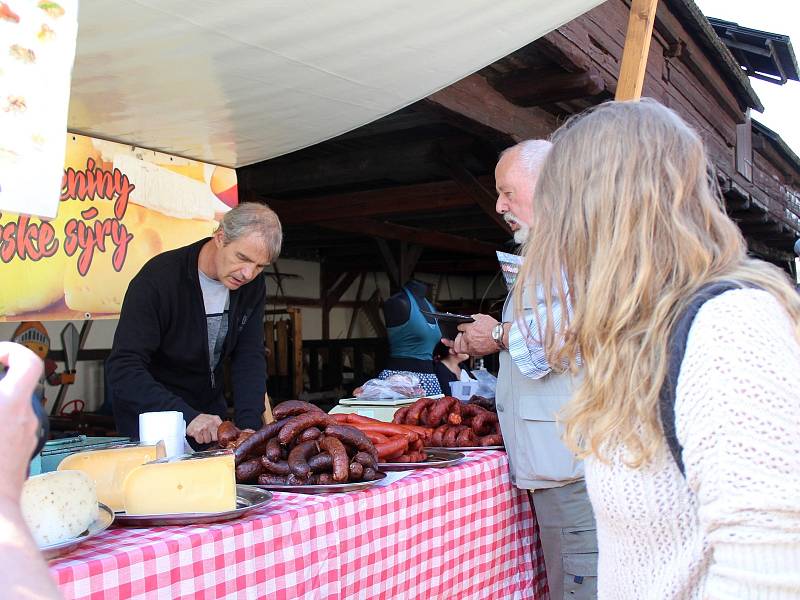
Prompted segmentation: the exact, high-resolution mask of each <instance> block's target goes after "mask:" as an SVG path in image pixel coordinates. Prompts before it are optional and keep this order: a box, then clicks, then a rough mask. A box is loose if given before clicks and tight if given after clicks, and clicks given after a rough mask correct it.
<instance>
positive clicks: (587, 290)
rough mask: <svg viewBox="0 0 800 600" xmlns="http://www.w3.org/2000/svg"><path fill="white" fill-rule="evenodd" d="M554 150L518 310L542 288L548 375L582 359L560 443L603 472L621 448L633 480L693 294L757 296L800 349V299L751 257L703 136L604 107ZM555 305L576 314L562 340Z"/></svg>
mask: <svg viewBox="0 0 800 600" xmlns="http://www.w3.org/2000/svg"><path fill="white" fill-rule="evenodd" d="M553 143H554V146H553V148H552V150H551V151H550V154H549V156H548V158H547V160H546V161H545V164H544V166H543V170H542V173H541V175H540V176H539V180H538V183H537V186H536V191H535V194H534V211H533V223H532V224H531V232H530V237H529V241H528V242H527V244H526V245H525V248H524V255H525V262H524V266H523V268H522V269H521V270H520V273H519V276H518V279H517V283H516V285H515V289H514V300H515V306H516V307H518V311H519V307H521V306H523V304H522V299H523V293H524V291H525V290H526V289H527V290H528V292H525V293H530V290H531V289H536V288H535V287H534V286H542V291H543V294H544V298H545V303H546V307H547V312H546V315H547V316H546V319H545V320H544V321H545V323H544V326H542V323H541V322H540V326H539V330H540V331H542V332H543V335H542V339H541V342H542V343H543V345H544V348H545V351H546V353H547V357H548V361H549V363H550V364H551V365H564V368H569V369H571V370H573V371H576V370H577V369H578V363H577V357H578V355H579V353H580V360H581V361H582V363H583V369H584V379H583V383H582V384H581V386H580V388H579V389H578V391H577V392H576V394H575V396H574V398H573V399H572V401H571V402H570V403H569V404H568V406H567V407H566V409H565V411H564V414H563V415H562V417H563V421H564V424H565V426H566V429H565V437H566V441H567V443H568V444H569V445H570V446H571V447H572V448H573V449H575V450H576V451H577V452H578V453H579V455H580V456H587V455H589V454H593V455H595V456H597V457H599V458H601V459H603V458H605V456H604V452H603V448H604V445H605V444H607V443H612V444H624V445H625V447H626V449H627V451H628V456H629V461H630V462H629V464H630V466H632V467H639V466H642V465H644V464H646V463H647V462H649V461H650V460H651V459H652V458H653V457H654V455H655V453H656V451H657V450H658V449H659V448H660V447H663V446H662V445H663V444H664V434H663V431H662V429H661V423H660V419H659V415H658V394H659V390H660V388H661V384H662V382H663V380H664V377H665V374H666V372H667V367H668V365H667V362H668V353H667V340H668V338H669V334H670V331H671V329H672V326H673V323H674V322H675V320H676V317H677V316H678V315H679V313H680V312H681V310H682V309H683V307H684V306H685V305H686V303H687V302H688V300H689V299H690V297H691V296H692V294H693V293H694V292H695V291H696V290H697V289H698V288H700V287H701V286H702V285H704V284H706V283H709V282H712V281H717V280H723V279H726V280H727V279H733V280H738V281H742V282H750V283H752V284H755V285H756V286H758V287H761V288H763V289H765V290H767V291H769V292H771V293H772V294H774V295H775V296H776V297H777V298H778V299H779V301H780V302H781V303H782V304H783V305H784V306H785V307H786V310H787V312H788V313H789V315H790V317H791V318H792V320H793V322H794V323H795V335H796V336H798V337H800V328H798V325H797V324H798V323H800V298H798V295H797V293H796V292H795V291H794V289H793V288H792V286H791V285H790V284H789V281H788V278H787V277H786V274H785V273H783V272H782V271H780V270H779V269H778V268H777V267H774V266H772V265H769V264H767V263H764V262H761V261H758V260H755V259H752V258H748V256H747V254H746V246H745V242H744V239H743V238H742V235H741V233H740V232H739V229H738V228H737V227H736V225H735V224H734V223H733V222H732V221H731V220H730V219H729V218H728V217H727V216H726V214H725V212H724V208H723V206H724V205H723V202H722V199H721V197H720V195H719V191H718V189H717V187H716V185H715V184H714V183H713V173H712V172H711V169H710V166H709V164H708V161H707V158H706V154H705V150H704V148H703V143H702V141H701V140H700V137H699V136H698V135H697V133H695V132H694V131H693V130H692V129H691V128H690V127H689V126H688V125H687V124H686V123H685V122H684V121H683V120H682V119H681V118H680V117H679V116H678V115H677V114H676V113H674V112H673V111H672V110H670V109H668V108H666V107H664V106H662V105H660V104H658V103H657V102H655V101H652V100H647V99H645V100H642V101H641V102H608V103H605V104H603V105H600V106H598V107H596V108H594V109H592V110H590V111H588V112H587V113H584V114H582V115H580V116H578V117H575V118H573V119H572V120H571V121H569V122H568V123H567V124H566V125H564V127H562V128H561V129H560V130H559V131H557V132H556V134H555V135H554V137H553ZM563 278H566V281H567V285H568V290H567V291H565V290H564V289H563V288H564V286H563V284H562V281H563ZM567 295H568V297H567ZM554 300H556V301H558V302H560V303H561V305H562V306H565V305H566V302H567V300H569V301H570V302H571V304H572V307H573V314H572V316H571V317H569V316H568V315H566V314H565V315H564V316H563V318H562V320H561V326H560V327H559V328H558V329H556V328H554V327H553V326H552V323H553V319H552V316H553V312H552V307H553V302H554Z"/></svg>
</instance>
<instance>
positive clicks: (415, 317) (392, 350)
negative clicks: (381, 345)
mask: <svg viewBox="0 0 800 600" xmlns="http://www.w3.org/2000/svg"><path fill="white" fill-rule="evenodd" d="M403 291H404V292H405V293H406V296H408V300H409V303H410V305H411V308H410V310H409V313H408V321H406V322H405V323H403V324H402V325H398V326H396V327H387V328H386V333H387V336H388V338H389V354H390V355H391V356H392V357H396V358H418V359H420V360H431V359H432V358H433V348H434V346H436V343H437V342H438V341H439V340H440V339H442V332H441V331H440V330H439V324H438V323H436V322H433V323H428V321H427V320H426V319H425V315H423V314H422V313H421V312H420V307H419V305H418V304H417V299H416V298H415V297H414V295H413V294H412V293H410V292H409V291H408V290H407V289H405V288H403ZM423 304H424V308H425V310H430V311H433V310H435V309H434V308H433V305H432V304H431V303H430V302H428V300H427V299H426V298H423Z"/></svg>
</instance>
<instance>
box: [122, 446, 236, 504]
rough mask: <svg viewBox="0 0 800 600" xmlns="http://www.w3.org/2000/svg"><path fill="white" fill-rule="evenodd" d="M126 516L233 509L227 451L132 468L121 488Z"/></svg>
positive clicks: (231, 461)
mask: <svg viewBox="0 0 800 600" xmlns="http://www.w3.org/2000/svg"><path fill="white" fill-rule="evenodd" d="M123 490H124V496H125V512H126V513H127V514H129V515H164V514H179V513H216V512H223V511H228V510H233V509H235V508H236V473H235V466H234V459H233V453H232V452H231V451H230V450H222V451H211V452H197V453H195V454H191V455H187V456H178V457H175V458H165V459H161V460H157V461H155V462H151V463H148V464H146V465H142V466H141V467H137V468H135V469H134V470H133V471H131V472H130V473H129V474H128V477H127V478H126V479H125V484H124V485H123Z"/></svg>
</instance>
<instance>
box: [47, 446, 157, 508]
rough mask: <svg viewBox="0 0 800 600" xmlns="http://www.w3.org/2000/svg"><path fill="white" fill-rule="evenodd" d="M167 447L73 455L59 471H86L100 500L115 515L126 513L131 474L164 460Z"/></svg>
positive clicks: (61, 464)
mask: <svg viewBox="0 0 800 600" xmlns="http://www.w3.org/2000/svg"><path fill="white" fill-rule="evenodd" d="M164 455H165V451H164V443H163V442H159V443H158V444H152V445H138V446H124V447H120V448H106V449H101V450H87V451H85V452H76V453H75V454H70V455H69V456H67V457H66V458H65V459H64V460H62V461H61V463H60V464H59V465H58V470H59V471H82V472H84V473H86V474H87V475H88V476H89V477H90V478H91V479H92V480H93V481H94V483H95V486H96V487H97V499H98V500H99V501H100V502H102V503H103V504H105V505H106V506H108V507H109V508H110V509H111V510H113V511H114V512H117V511H121V510H125V501H124V498H123V494H122V484H123V483H124V482H125V478H126V477H127V476H128V473H130V472H131V471H133V469H135V468H136V467H139V466H141V465H143V464H144V463H147V462H150V461H152V460H157V459H159V458H163V457H164Z"/></svg>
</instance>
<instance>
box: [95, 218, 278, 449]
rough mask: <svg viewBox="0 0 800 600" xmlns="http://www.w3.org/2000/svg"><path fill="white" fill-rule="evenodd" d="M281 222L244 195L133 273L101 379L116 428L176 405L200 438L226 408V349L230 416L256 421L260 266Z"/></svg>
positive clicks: (272, 249)
mask: <svg viewBox="0 0 800 600" xmlns="http://www.w3.org/2000/svg"><path fill="white" fill-rule="evenodd" d="M281 238H282V232H281V224H280V221H279V220H278V217H277V215H276V214H275V213H274V212H273V211H272V210H270V209H269V208H268V207H266V206H264V205H261V204H255V203H245V204H240V205H239V206H237V207H236V208H234V209H232V210H230V211H229V212H227V213H226V214H225V216H224V217H223V219H222V222H221V223H220V226H219V228H218V229H217V231H216V232H214V235H213V237H211V238H207V239H204V240H200V241H199V242H196V243H194V244H191V245H189V246H185V247H183V248H178V249H177V250H171V251H169V252H164V253H163V254H160V255H158V256H156V257H154V258H152V259H151V260H150V261H148V262H147V263H146V264H145V265H144V267H142V269H141V271H139V273H138V275H136V277H134V278H133V280H132V281H131V283H130V285H129V286H128V291H127V292H126V294H125V300H124V301H123V304H122V311H121V312H120V317H119V324H118V325H117V331H116V333H115V334H114V344H113V347H112V349H111V356H110V357H109V358H108V361H107V363H106V371H107V382H108V385H109V391H110V394H111V399H112V402H113V407H114V418H115V420H116V423H117V429H118V430H119V432H120V433H121V434H123V435H127V436H130V437H132V438H134V439H137V438H138V437H139V414H141V413H144V412H152V411H165V410H177V411H180V412H182V413H183V416H184V419H185V421H186V424H187V425H186V435H187V436H188V437H190V438H193V439H194V442H195V443H197V444H206V443H209V442H212V441H215V440H216V439H217V427H218V426H219V424H220V423H221V422H222V420H223V419H225V418H226V413H227V407H226V404H225V399H224V397H223V395H222V389H223V381H222V363H223V361H224V359H226V358H228V357H230V366H231V370H230V374H231V379H232V385H233V397H234V409H235V414H234V420H235V422H236V425H238V426H239V427H240V428H246V427H249V428H253V429H258V428H259V427H260V426H261V414H262V412H263V411H264V394H265V392H266V380H267V375H266V364H265V359H264V327H263V315H264V303H265V300H266V286H265V284H264V278H263V277H261V272H262V270H263V269H264V267H266V266H267V265H268V264H269V263H270V262H271V261H273V260H275V259H276V258H277V257H278V254H279V253H280V247H281Z"/></svg>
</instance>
